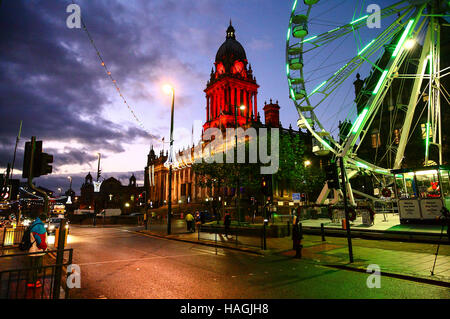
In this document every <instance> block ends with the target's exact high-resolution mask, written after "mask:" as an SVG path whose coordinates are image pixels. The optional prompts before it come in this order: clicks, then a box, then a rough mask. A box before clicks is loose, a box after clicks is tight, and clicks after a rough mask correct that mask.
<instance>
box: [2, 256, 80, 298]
mask: <svg viewBox="0 0 450 319" xmlns="http://www.w3.org/2000/svg"><path fill="white" fill-rule="evenodd" d="M57 253H58V250H51V251H49V250H48V251H46V252H45V253H44V255H43V256H42V265H39V264H36V262H35V260H36V258H38V257H37V256H39V255H42V254H43V253H42V252H36V253H21V254H9V255H2V256H0V265H1V268H0V298H2V299H59V298H61V294H60V293H61V288H62V289H63V291H64V297H65V298H68V297H69V290H70V289H69V288H68V287H67V285H66V279H67V276H68V275H69V274H64V273H65V272H63V271H62V270H63V268H64V267H67V266H68V265H70V264H72V256H73V250H72V249H63V250H59V253H62V254H63V257H62V262H61V263H59V264H58V263H56V261H54V260H55V259H54V258H52V257H50V255H51V254H52V255H53V254H57ZM65 253H67V256H65ZM32 259H35V260H34V261H32ZM8 266H9V268H11V269H5V270H3V269H2V268H5V267H6V268H8ZM58 276H61V277H59V278H58ZM36 281H39V282H40V287H32V286H30V285H29V284H30V283H33V284H35V283H36Z"/></svg>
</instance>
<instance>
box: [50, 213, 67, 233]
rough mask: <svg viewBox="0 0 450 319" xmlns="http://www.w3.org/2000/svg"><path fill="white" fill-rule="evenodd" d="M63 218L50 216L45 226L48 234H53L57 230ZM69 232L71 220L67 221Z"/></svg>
mask: <svg viewBox="0 0 450 319" xmlns="http://www.w3.org/2000/svg"><path fill="white" fill-rule="evenodd" d="M61 220H62V218H57V217H52V218H49V219H48V221H47V223H45V225H44V226H45V228H46V229H47V234H48V235H52V234H54V233H55V232H56V229H58V228H59V226H60V225H61ZM66 229H67V233H69V232H70V227H69V221H66Z"/></svg>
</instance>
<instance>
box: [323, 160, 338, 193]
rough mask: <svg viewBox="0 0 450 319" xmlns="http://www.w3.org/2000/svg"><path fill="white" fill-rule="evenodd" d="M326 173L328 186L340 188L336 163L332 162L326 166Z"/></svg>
mask: <svg viewBox="0 0 450 319" xmlns="http://www.w3.org/2000/svg"><path fill="white" fill-rule="evenodd" d="M325 175H326V178H327V183H328V188H334V189H340V186H339V176H338V171H337V165H336V163H332V164H330V165H327V166H326V167H325Z"/></svg>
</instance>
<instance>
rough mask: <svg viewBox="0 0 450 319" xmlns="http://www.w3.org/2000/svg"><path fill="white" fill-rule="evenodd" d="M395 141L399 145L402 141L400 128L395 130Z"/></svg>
mask: <svg viewBox="0 0 450 319" xmlns="http://www.w3.org/2000/svg"><path fill="white" fill-rule="evenodd" d="M394 143H395V144H397V145H398V143H400V130H399V129H398V128H396V129H395V130H394Z"/></svg>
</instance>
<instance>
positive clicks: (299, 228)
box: [298, 223, 303, 240]
mask: <svg viewBox="0 0 450 319" xmlns="http://www.w3.org/2000/svg"><path fill="white" fill-rule="evenodd" d="M298 234H299V237H300V240H302V239H303V227H302V223H298Z"/></svg>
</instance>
